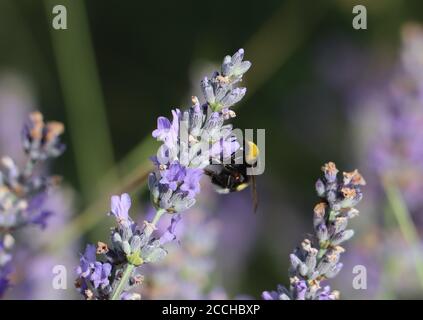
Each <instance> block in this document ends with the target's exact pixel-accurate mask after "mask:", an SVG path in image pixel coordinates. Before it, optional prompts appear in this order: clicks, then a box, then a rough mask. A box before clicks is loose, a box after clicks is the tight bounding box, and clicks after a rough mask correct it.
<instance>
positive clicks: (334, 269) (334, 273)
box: [325, 262, 344, 279]
mask: <svg viewBox="0 0 423 320" xmlns="http://www.w3.org/2000/svg"><path fill="white" fill-rule="evenodd" d="M343 266H344V265H343V264H342V262H339V263H337V264H335V265H334V266H333V267H332V268H331V269H330V270H329V271H328V272H326V274H325V277H326V278H329V279H330V278H334V277H336V276H337V275H338V273H339V272H340V271H341V269H342V267H343Z"/></svg>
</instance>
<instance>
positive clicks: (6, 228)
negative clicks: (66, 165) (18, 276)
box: [0, 112, 64, 286]
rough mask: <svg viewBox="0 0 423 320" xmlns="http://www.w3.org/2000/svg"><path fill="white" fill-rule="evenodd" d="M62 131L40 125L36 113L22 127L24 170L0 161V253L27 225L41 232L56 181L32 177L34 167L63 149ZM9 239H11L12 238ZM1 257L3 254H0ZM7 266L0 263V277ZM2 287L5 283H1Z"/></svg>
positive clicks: (53, 124) (54, 124) (52, 124)
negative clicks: (48, 193)
mask: <svg viewBox="0 0 423 320" xmlns="http://www.w3.org/2000/svg"><path fill="white" fill-rule="evenodd" d="M63 131H64V127H63V125H62V124H61V123H59V122H48V123H44V120H43V116H42V115H41V113H39V112H33V113H31V114H30V119H29V121H28V123H27V124H26V125H25V127H24V134H23V146H24V150H25V154H26V155H27V162H26V165H25V167H24V168H23V169H22V170H21V169H20V168H19V167H18V166H17V164H16V163H15V162H14V161H13V159H12V158H10V157H3V158H2V159H1V162H0V164H1V168H0V236H1V237H2V238H3V240H2V244H1V246H0V251H3V250H4V248H5V247H4V239H8V238H9V239H10V238H12V235H11V233H12V232H13V231H15V230H16V229H19V228H22V227H24V226H26V225H29V224H37V225H39V226H41V227H42V228H44V227H45V226H46V220H47V218H48V217H49V216H50V215H51V212H50V211H48V210H44V209H43V206H44V203H45V199H46V196H47V192H48V191H49V189H50V188H51V187H52V186H54V185H56V184H57V183H58V181H59V179H58V178H57V177H46V176H44V175H37V174H35V167H36V166H37V165H39V164H40V163H41V162H42V161H45V160H47V159H49V158H55V157H58V156H59V155H60V154H61V153H62V152H63V151H64V146H63V145H62V144H61V143H60V139H59V137H60V135H61V134H62V133H63ZM12 239H13V238H12ZM0 255H1V256H4V253H3V252H0ZM3 268H6V269H8V270H9V269H10V264H9V262H7V263H6V262H4V261H3V259H0V273H1V274H2V277H3V278H4V275H5V274H6V273H8V272H5V271H3V270H2V269H3ZM2 283H3V286H4V285H5V283H6V281H4V280H3V281H2Z"/></svg>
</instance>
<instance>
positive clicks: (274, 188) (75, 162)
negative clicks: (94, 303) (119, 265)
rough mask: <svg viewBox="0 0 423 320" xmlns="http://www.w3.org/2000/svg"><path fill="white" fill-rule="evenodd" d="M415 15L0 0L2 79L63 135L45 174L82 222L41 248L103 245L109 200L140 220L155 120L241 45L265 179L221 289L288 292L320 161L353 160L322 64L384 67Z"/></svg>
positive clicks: (344, 2)
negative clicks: (261, 139) (370, 56)
mask: <svg viewBox="0 0 423 320" xmlns="http://www.w3.org/2000/svg"><path fill="white" fill-rule="evenodd" d="M56 4H62V5H65V6H66V8H67V11H68V21H67V25H68V29H67V30H54V29H53V28H52V26H51V21H52V18H53V14H52V13H51V10H52V7H53V6H54V5H56ZM356 4H363V5H365V6H366V7H367V10H368V30H354V29H353V28H352V25H351V23H352V19H353V17H354V15H353V14H352V8H353V6H354V5H356ZM422 9H423V4H422V2H421V1H418V0H415V1H411V0H409V1H400V0H384V1H370V0H368V1H349V0H338V1H336V0H332V1H330V0H327V1H326V0H320V1H298V0H291V1H281V0H273V1H208V2H204V1H201V2H200V1H177V2H175V1H174V2H171V1H148V2H141V1H116V0H114V1H113V0H111V1H99V0H90V1H77V0H68V1H65V0H60V1H59V0H45V1H39V0H0V73H13V74H17V75H18V76H19V77H21V78H22V79H24V80H25V81H26V83H28V84H29V86H30V88H31V90H32V92H33V96H34V99H35V103H34V105H35V108H39V109H40V110H41V111H42V112H43V113H44V114H45V117H46V118H47V119H56V120H59V121H63V122H64V123H65V125H66V128H67V131H66V134H65V137H64V140H65V142H66V144H67V145H68V149H67V151H66V153H65V155H64V156H63V157H62V158H61V159H59V160H58V161H56V162H55V164H54V170H53V171H54V172H57V173H59V174H60V175H62V176H63V177H64V181H65V184H66V185H68V186H70V187H71V188H72V189H73V190H75V194H76V196H75V200H76V204H75V212H76V213H75V216H76V217H78V216H79V219H77V220H76V222H75V221H74V220H71V221H74V222H73V224H72V223H69V224H68V225H67V229H66V230H64V231H63V230H58V233H57V239H55V240H54V241H53V240H52V242H54V243H48V244H46V249H45V250H57V249H58V248H60V246H62V245H63V244H64V243H67V242H69V241H71V240H76V239H84V240H89V241H96V240H97V239H99V238H106V236H107V229H108V228H109V227H110V225H111V223H110V221H109V220H107V219H103V217H104V213H105V212H107V207H108V202H109V200H108V199H109V196H110V195H111V194H112V193H113V192H118V191H130V192H132V193H133V195H134V196H135V198H136V199H137V200H138V208H139V209H136V210H138V212H143V210H144V211H145V208H146V203H147V201H148V193H147V190H146V188H145V184H143V183H139V182H140V181H143V180H142V178H143V176H144V175H145V173H146V172H148V170H149V169H150V167H149V162H148V157H149V156H150V155H152V154H154V153H155V148H156V147H157V145H156V144H155V142H154V141H153V139H152V138H151V131H152V130H153V128H154V126H155V125H156V118H157V117H158V116H159V115H165V116H167V115H169V114H170V109H171V108H173V107H177V106H179V107H182V108H186V107H188V106H189V104H190V97H191V95H192V94H193V93H195V92H197V93H198V92H199V91H198V84H199V80H200V79H201V77H202V75H203V73H204V70H207V72H208V71H210V70H212V69H210V67H209V66H210V65H218V64H219V63H220V61H221V59H222V58H223V56H224V55H226V54H231V53H233V52H235V51H236V50H237V49H238V48H244V49H245V51H246V59H247V60H250V61H251V62H252V63H253V67H252V68H251V70H250V71H249V72H248V73H247V75H246V76H245V80H244V81H245V84H244V85H245V86H246V87H247V89H248V91H247V95H246V98H245V99H244V100H243V102H242V103H241V104H240V105H239V106H238V107H237V114H238V117H237V119H236V122H235V126H236V127H239V128H264V129H266V133H267V135H266V140H267V141H266V172H265V174H264V175H263V176H261V177H259V179H258V188H259V197H260V208H259V212H258V214H257V216H255V217H254V220H255V222H254V223H257V225H258V226H260V227H259V230H258V231H257V234H258V235H257V236H256V240H255V241H254V244H253V245H252V246H251V249H250V250H249V251H248V255H247V256H248V257H247V259H246V260H245V261H244V262H243V265H242V266H239V268H238V269H237V268H233V270H232V272H233V273H234V274H236V275H237V277H238V279H239V280H238V281H236V282H235V283H230V284H229V285H228V286H229V287H228V288H227V290H228V291H229V292H230V294H231V295H235V294H237V293H246V294H250V295H252V296H255V297H258V296H259V294H260V292H261V291H262V290H265V289H270V288H273V287H275V285H276V283H287V272H286V270H287V268H288V253H289V252H290V251H291V249H292V248H294V247H295V246H296V245H297V244H298V243H299V241H301V240H302V238H303V237H304V235H305V234H306V233H307V232H311V227H312V223H311V212H312V208H313V206H314V204H315V202H316V196H315V191H314V181H315V179H316V178H317V177H318V176H319V168H320V166H321V165H322V164H323V163H324V162H327V161H329V160H331V161H335V162H336V163H337V165H338V167H339V168H344V169H345V170H351V169H354V168H355V167H356V166H358V165H359V163H360V162H359V161H358V157H359V155H357V154H355V153H354V152H353V151H351V150H352V148H351V143H350V141H349V139H350V132H351V130H352V129H351V126H352V125H353V124H352V123H351V122H350V121H348V111H347V109H346V107H345V106H344V105H343V101H342V99H341V98H340V96H339V93H338V92H336V91H335V90H334V89H333V87H331V86H329V85H328V84H327V83H325V81H322V80H321V72H320V69H319V61H320V60H319V59H320V58H321V57H322V54H323V55H324V54H328V55H329V56H331V57H333V58H334V59H335V58H336V57H337V52H336V50H337V44H339V43H341V42H342V43H344V42H345V43H350V44H352V45H353V46H355V47H357V48H363V50H364V49H365V50H372V49H373V48H377V50H379V51H383V52H384V54H385V57H386V59H387V60H388V61H389V60H390V59H394V57H395V54H396V50H397V48H398V43H399V36H400V32H399V30H400V27H401V25H402V24H403V23H404V22H407V21H422V19H423V10H422ZM325 50H326V51H325ZM344 62H345V61H344ZM346 63H347V64H348V62H346ZM354 81H356V80H354ZM352 85H353V84H352ZM195 90H196V91H195ZM2 116H4V115H2ZM140 179H141V180H140ZM139 180H140V181H139ZM128 189H129V190H128ZM229 197H230V196H227V197H225V201H227V202H230V198H229ZM244 197H245V199H246V200H245V201H249V200H248V199H249V194H248V192H245V193H244ZM218 201H219V200H218ZM246 211H247V212H245V214H246V215H250V214H251V212H250V211H248V210H246ZM187 214H189V213H187ZM228 214H230V213H228ZM366 214H369V215H371V213H366ZM223 218H224V217H223ZM240 219H242V218H240ZM223 223H224V221H223ZM275 224H276V225H275ZM239 228H242V223H240V225H239ZM365 230H366V228H365V227H363V231H362V233H364V232H365ZM360 234H361V233H360V231H358V236H360ZM362 236H364V235H362ZM81 248H82V245H79V249H78V250H80V249H81ZM227 254H228V255H230V253H229V252H228V253H227ZM75 255H77V253H76V252H75ZM221 259H224V258H221ZM346 272H347V273H348V272H350V271H346ZM348 276H349V277H351V274H348ZM226 277H227V278H230V277H231V276H230V275H226ZM223 278H225V275H223Z"/></svg>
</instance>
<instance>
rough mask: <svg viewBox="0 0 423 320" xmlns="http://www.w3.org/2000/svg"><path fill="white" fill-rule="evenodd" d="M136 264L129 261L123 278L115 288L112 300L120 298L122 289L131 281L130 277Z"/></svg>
mask: <svg viewBox="0 0 423 320" xmlns="http://www.w3.org/2000/svg"><path fill="white" fill-rule="evenodd" d="M134 268H135V266H134V265H133V264H132V263H128V264H127V265H126V267H125V270H124V271H123V275H122V278H121V279H120V280H119V283H118V285H117V286H116V288H115V289H114V290H113V293H112V298H111V300H120V296H121V294H122V291H123V290H124V289H125V285H126V284H127V283H128V281H129V277H130V276H131V274H132V272H133V271H134Z"/></svg>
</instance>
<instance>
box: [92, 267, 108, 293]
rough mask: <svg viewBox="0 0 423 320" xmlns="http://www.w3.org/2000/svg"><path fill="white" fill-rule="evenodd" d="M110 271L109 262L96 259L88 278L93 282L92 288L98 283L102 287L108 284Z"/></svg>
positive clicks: (96, 286) (97, 285)
mask: <svg viewBox="0 0 423 320" xmlns="http://www.w3.org/2000/svg"><path fill="white" fill-rule="evenodd" d="M111 271H112V265H111V264H110V263H101V262H98V261H96V262H95V263H94V270H93V272H92V274H91V278H90V280H91V281H92V282H93V283H94V288H96V289H97V288H98V287H99V286H100V285H101V286H102V287H105V286H107V285H108V284H109V276H110V273H111Z"/></svg>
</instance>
